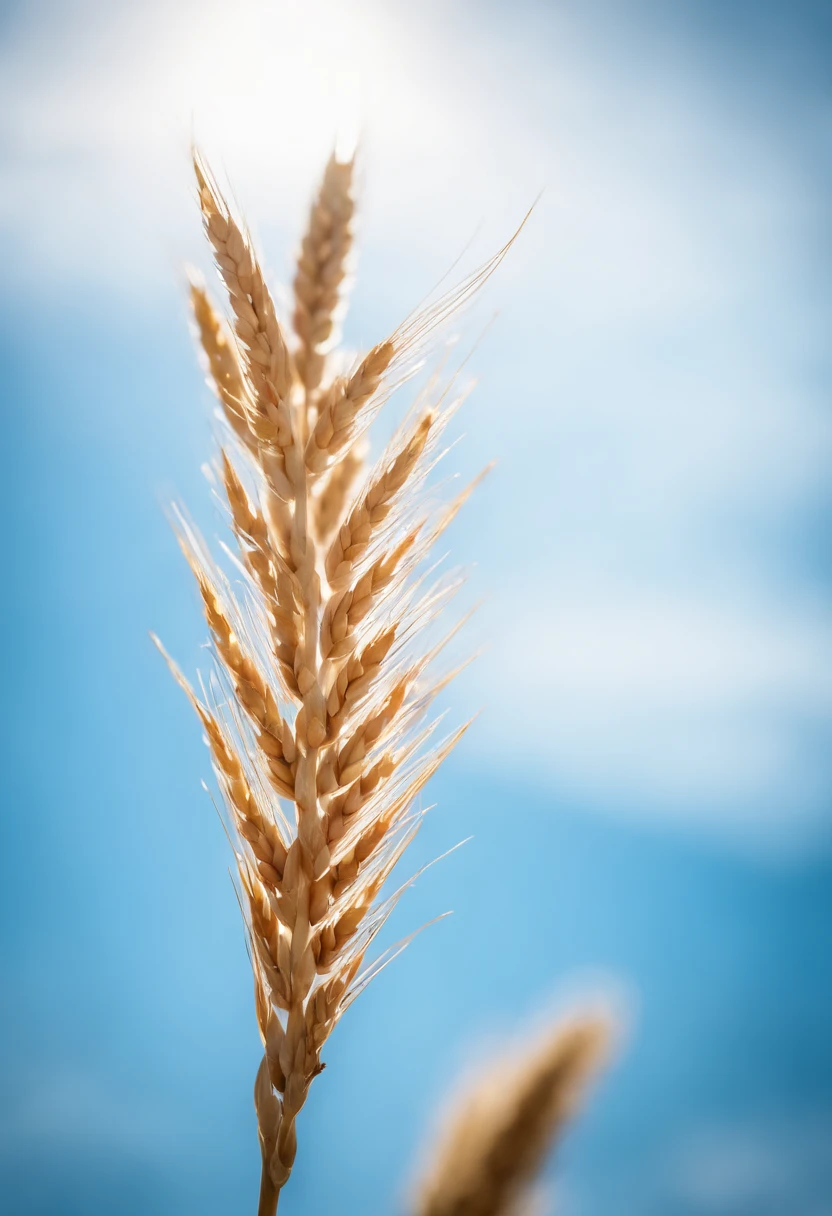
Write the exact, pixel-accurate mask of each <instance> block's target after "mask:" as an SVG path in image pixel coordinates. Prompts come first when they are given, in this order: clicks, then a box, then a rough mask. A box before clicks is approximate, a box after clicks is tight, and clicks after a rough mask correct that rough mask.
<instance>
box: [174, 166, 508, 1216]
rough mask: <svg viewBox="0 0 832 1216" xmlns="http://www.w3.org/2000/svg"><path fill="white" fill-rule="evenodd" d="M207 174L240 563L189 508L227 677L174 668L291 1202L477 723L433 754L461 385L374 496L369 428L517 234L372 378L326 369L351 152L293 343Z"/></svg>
mask: <svg viewBox="0 0 832 1216" xmlns="http://www.w3.org/2000/svg"><path fill="white" fill-rule="evenodd" d="M194 167H195V171H196V178H197V186H198V191H199V204H200V208H201V212H202V218H203V224H204V228H205V232H206V235H207V237H208V240H209V243H210V246H211V249H212V251H213V255H214V260H215V262H216V266H217V269H218V272H219V277H220V280H221V281H222V283H223V284H224V286H225V288H226V290H227V293H228V299H229V305H230V316H231V328H230V330H227V329H226V328H225V326H224V324H223V322H222V321H221V320H220V317H219V314H218V312H217V310H216V308H215V307H214V305H213V304H212V303H211V301H210V299H209V297H208V295H207V293H206V291H205V289H204V288H203V287H202V286H201V285H200V284H197V283H194V284H192V288H191V300H192V307H193V312H194V318H195V321H196V324H197V328H198V331H199V336H200V341H201V344H202V347H203V351H204V355H205V359H206V362H207V365H208V370H209V372H210V375H211V378H212V381H213V383H214V386H215V388H216V392H217V394H218V396H219V399H220V402H221V404H222V407H223V410H224V412H225V415H226V418H227V420H228V422H229V424H230V428H231V432H232V434H231V436H230V439H231V445H230V446H229V447H228V448H227V449H226V450H224V451H223V452H222V455H221V461H220V463H219V466H218V478H217V480H218V483H219V484H220V485H221V486H222V487H223V489H224V491H225V496H226V499H227V504H228V514H229V523H230V527H231V530H232V531H233V533H234V535H235V537H236V540H237V543H238V549H239V552H238V555H237V556H236V557H235V558H234V561H235V563H236V569H237V574H238V575H239V578H238V579H237V582H236V583H233V582H232V581H231V579H230V578H229V577H228V575H227V574H226V573H224V572H223V570H221V569H220V567H219V566H218V565H217V564H216V562H215V561H214V560H213V559H212V558H211V556H210V554H209V553H208V550H207V549H206V547H205V545H204V544H203V543H202V541H201V540H200V539H199V537H198V536H197V535H196V532H195V530H194V529H193V528H192V527H191V526H190V525H189V524H187V523H186V522H185V521H184V519H183V518H182V517H180V540H181V543H182V547H183V549H184V551H185V554H186V557H187V559H188V562H189V564H190V566H191V568H192V570H193V572H194V575H195V577H196V580H197V584H198V587H199V591H200V594H201V597H202V603H203V607H204V611H205V616H206V620H207V623H208V627H209V631H210V635H211V640H212V644H213V653H214V658H215V671H214V674H213V675H212V677H211V679H210V681H209V683H208V688H207V691H206V692H204V694H203V696H202V697H198V696H197V695H196V694H195V693H194V691H193V690H192V689H191V688H190V686H189V685H188V684H187V683H186V682H185V681H184V679H183V678H182V677H181V675H180V674H179V673H178V671H176V669H174V674H175V675H176V677H177V679H178V680H179V681H180V683H182V685H183V687H184V688H185V691H186V692H187V694H188V696H189V698H190V700H191V702H192V704H193V706H194V708H195V710H196V712H197V714H198V716H199V719H200V721H201V723H202V727H203V730H204V732H205V736H206V739H207V742H208V745H209V748H210V751H211V755H212V758H213V763H214V768H215V770H216V773H217V776H218V780H219V784H220V787H221V790H222V792H223V794H224V797H225V801H226V804H227V807H228V813H229V818H230V821H231V826H232V827H233V829H234V830H235V832H234V839H235V853H236V862H237V871H238V877H239V892H240V900H241V906H242V907H243V910H244V914H245V918H246V926H247V934H248V941H249V953H250V957H251V962H252V970H253V974H254V987H255V1010H256V1014H257V1025H258V1028H259V1031H260V1035H261V1039H262V1042H263V1052H264V1054H263V1061H262V1063H261V1066H260V1069H259V1071H258V1073H257V1078H256V1082H255V1109H256V1112H257V1121H258V1135H259V1140H260V1147H261V1154H262V1165H263V1170H262V1184H261V1195H260V1207H259V1212H260V1216H272V1214H273V1213H274V1211H275V1209H276V1206H277V1202H278V1196H279V1194H280V1191H281V1188H282V1187H283V1186H284V1184H285V1183H286V1181H287V1179H288V1177H289V1175H290V1172H291V1169H292V1164H293V1162H294V1159H295V1152H296V1147H297V1130H296V1120H297V1116H298V1113H299V1111H300V1109H301V1107H302V1106H303V1104H304V1102H305V1100H306V1096H307V1094H308V1091H309V1086H310V1085H311V1083H312V1081H313V1079H314V1078H315V1077H316V1076H317V1075H318V1073H319V1072H320V1071H321V1069H322V1067H323V1065H322V1063H321V1050H322V1048H323V1045H324V1043H325V1042H326V1040H327V1038H328V1036H329V1034H330V1033H331V1031H332V1030H333V1028H334V1026H335V1025H336V1023H337V1022H338V1020H339V1018H340V1017H341V1016H342V1014H343V1012H344V1010H345V1009H346V1008H347V1006H348V1005H349V1004H350V1003H351V1002H352V1000H353V999H354V998H355V996H356V995H357V994H358V993H359V992H360V991H362V990H363V988H364V987H365V986H366V984H367V983H368V982H369V981H370V979H371V978H372V977H373V976H374V975H375V974H377V972H378V970H379V968H380V965H381V964H380V963H379V962H376V963H369V965H368V964H366V963H365V956H366V953H367V951H368V949H369V946H370V943H371V942H372V940H373V938H374V936H375V934H376V933H377V932H378V930H379V928H380V927H381V925H382V924H383V923H384V921H385V920H386V918H387V916H389V914H390V912H391V910H392V908H393V906H394V905H395V902H396V900H397V898H398V895H399V894H400V892H397V893H396V894H394V895H393V896H391V897H389V898H387V899H384V900H381V901H380V893H381V891H382V888H383V887H384V884H385V882H386V880H387V878H388V876H389V875H390V872H391V871H392V869H393V867H394V866H395V864H396V862H397V861H398V859H399V858H400V856H401V854H402V853H403V851H404V849H405V848H406V847H407V844H408V843H409V841H410V840H411V839H412V837H413V835H414V833H415V831H417V830H418V827H419V824H420V821H421V815H422V811H421V810H420V809H419V807H418V798H419V795H420V793H421V791H422V789H423V787H424V785H425V783H426V781H427V780H428V779H429V778H430V776H431V775H432V774H433V772H435V770H436V768H437V766H438V765H439V763H440V762H441V761H442V760H443V759H444V757H445V756H446V755H447V754H448V753H449V751H450V750H451V749H452V748H453V746H454V745H455V744H456V742H457V740H458V739H459V737H460V735H461V734H462V730H464V729H465V728H464V727H463V728H461V729H460V730H458V731H456V732H455V733H453V734H452V735H450V737H449V738H446V739H444V740H441V741H440V742H439V743H438V744H434V745H433V746H432V748H431V746H430V744H431V740H432V738H433V726H432V725H427V726H426V725H425V724H424V718H425V715H426V713H427V712H428V710H429V707H430V705H431V703H432V701H433V698H434V697H435V696H436V695H437V693H438V692H439V690H440V689H441V688H442V687H444V685H445V683H447V680H448V679H450V678H451V677H452V675H453V674H454V673H453V672H451V673H450V674H448V675H446V676H444V677H439V678H435V677H430V676H429V674H428V668H429V666H430V664H431V663H432V661H433V660H434V659H435V658H436V656H437V654H438V653H439V650H440V648H441V643H440V646H434V647H433V648H432V649H428V648H426V647H425V646H424V645H423V643H422V641H421V638H422V634H423V631H424V630H425V629H426V627H427V626H428V625H429V624H430V622H431V621H432V620H433V619H434V618H435V616H436V615H437V613H438V612H439V611H441V610H442V609H443V608H444V607H445V605H446V604H447V603H448V602H449V600H450V598H451V597H452V596H453V594H454V592H455V590H456V587H457V586H458V581H456V580H454V579H445V580H443V579H441V578H440V579H439V580H438V581H437V582H436V583H434V584H429V583H428V582H427V581H426V575H425V574H424V573H422V574H420V573H419V571H420V569H421V568H422V563H423V562H424V559H425V558H426V556H427V554H428V551H429V549H430V547H431V545H432V544H433V542H434V541H435V540H436V538H437V537H438V536H439V535H440V534H441V532H442V531H443V529H444V528H445V527H447V525H448V523H449V522H450V521H451V519H452V518H453V516H454V515H455V513H456V511H457V510H458V508H459V506H460V505H461V503H462V502H463V501H464V499H465V497H466V496H467V493H468V492H469V491H470V487H469V491H464V492H463V494H461V495H458V496H457V498H456V499H455V500H454V501H453V502H452V503H451V504H450V506H447V507H444V508H441V509H436V508H434V507H431V506H430V504H429V503H428V501H427V497H426V478H427V475H428V474H429V472H430V470H431V468H432V467H433V464H434V463H435V462H436V460H437V459H438V455H439V453H438V449H437V444H438V441H439V438H440V436H441V434H442V431H443V427H444V426H445V424H446V422H447V419H448V418H449V417H450V416H451V413H452V411H453V409H454V408H455V405H456V404H457V401H458V400H459V399H458V398H457V400H456V401H452V400H450V399H449V395H448V392H447V390H445V391H442V392H440V391H439V389H438V388H437V386H436V383H435V381H431V383H430V385H429V386H428V389H427V390H426V393H425V395H423V399H420V400H419V401H418V402H417V405H416V406H414V409H413V411H412V413H411V415H410V417H409V420H407V421H406V423H404V424H402V426H401V427H400V428H399V430H398V431H397V432H396V434H395V435H394V436H393V438H392V440H391V441H390V444H389V445H388V448H387V450H386V451H385V452H384V453H382V455H381V457H380V459H379V460H378V462H377V464H376V466H375V468H374V469H373V471H372V472H371V473H370V474H369V476H368V477H367V478H366V480H365V481H364V484H363V488H360V487H361V480H362V472H363V461H364V445H365V440H364V433H365V431H366V428H367V426H368V424H369V422H370V421H371V419H372V417H373V416H374V414H375V412H376V411H377V410H378V409H379V408H380V406H381V405H382V404H383V403H384V401H385V400H386V399H387V397H388V396H389V395H390V393H391V392H392V391H393V390H394V389H396V388H397V387H398V386H399V385H400V384H401V383H402V382H403V381H404V380H405V379H406V378H407V377H408V375H409V374H410V373H411V372H412V371H413V369H414V367H415V366H417V365H418V361H419V359H420V358H421V355H422V352H423V351H424V349H425V346H426V342H427V341H428V339H429V338H430V336H431V334H432V333H433V332H434V331H435V330H436V328H437V326H439V325H441V324H442V323H443V322H444V321H445V320H446V319H447V317H448V316H450V315H451V314H452V313H453V312H454V310H455V309H456V308H457V307H459V306H460V305H461V304H463V303H465V301H466V300H467V299H468V298H470V296H471V294H472V292H473V291H475V290H476V289H477V288H478V287H479V286H480V285H481V284H482V283H483V282H484V281H485V279H486V278H487V277H488V275H489V274H490V273H491V271H492V270H493V269H494V267H495V266H496V265H497V263H498V262H499V260H500V258H501V257H502V256H503V254H504V253H505V249H503V250H501V251H500V252H499V253H498V254H497V255H496V257H495V258H492V259H491V261H490V262H489V263H487V264H486V266H485V267H484V268H483V270H482V271H480V272H477V274H475V275H473V276H472V277H471V278H470V279H468V280H466V281H465V282H464V283H462V284H461V285H460V286H459V287H458V288H456V289H455V290H454V291H452V292H450V293H449V294H448V295H446V296H443V297H442V298H440V299H439V300H438V301H436V302H434V303H433V304H431V305H429V306H428V307H426V308H423V309H422V310H420V311H417V312H416V313H414V314H413V315H412V316H411V317H409V318H407V320H406V321H405V322H404V323H403V324H402V325H400V326H399V328H398V329H397V330H395V331H394V332H393V334H392V335H390V336H389V337H388V338H386V339H384V340H383V341H380V342H379V343H377V344H376V345H375V346H374V347H373V348H372V349H371V350H370V351H369V352H368V353H367V354H366V355H365V356H364V358H363V359H359V360H358V361H357V363H356V364H355V366H354V368H353V370H352V371H351V372H349V373H348V374H346V375H338V376H335V377H334V378H332V379H330V380H327V379H326V363H325V359H324V355H325V354H326V353H327V351H328V348H329V346H330V345H331V343H332V342H333V340H334V338H335V334H336V331H335V323H336V319H337V310H338V306H339V299H340V296H341V293H342V289H343V282H344V277H345V273H346V265H347V257H348V253H349V250H350V244H351V240H352V236H351V231H352V229H351V225H352V217H353V200H352V185H351V183H352V164H351V163H349V164H340V163H339V162H337V161H336V160H334V159H333V160H331V161H330V163H329V165H328V166H327V169H326V172H325V174H324V179H323V183H322V186H321V189H320V192H319V195H318V197H317V199H316V201H315V203H314V205H313V208H312V214H311V218H310V225H309V231H308V233H307V236H306V237H305V238H304V241H303V245H302V250H301V255H300V261H299V264H298V270H297V275H296V279H295V310H294V328H295V331H296V335H297V344H296V347H295V348H294V349H290V347H289V345H288V343H287V340H286V337H285V334H284V329H283V327H282V325H281V323H280V320H279V319H278V316H277V311H276V309H275V305H274V302H273V299H272V296H271V294H270V292H269V289H268V287H267V285H266V281H265V278H264V275H263V272H262V269H261V266H260V263H259V261H258V258H257V256H256V254H255V252H254V249H253V246H252V243H251V240H250V238H249V236H248V234H247V232H246V231H245V229H244V227H243V226H242V225H241V224H240V223H239V221H238V220H237V219H236V218H235V217H234V215H233V214H232V212H231V209H230V208H229V206H228V204H227V203H226V201H225V199H224V197H223V195H222V193H221V192H220V190H219V189H218V187H217V185H216V183H215V182H214V180H213V178H212V176H211V174H210V172H209V170H208V168H207V166H206V164H205V163H204V161H203V160H202V159H201V158H200V157H199V156H198V155H197V156H195V158H194ZM506 248H508V246H506ZM341 366H342V367H343V366H344V363H343V361H342V363H341ZM235 438H236V441H237V442H236V443H235ZM420 647H421V649H420Z"/></svg>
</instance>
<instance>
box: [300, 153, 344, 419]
mask: <svg viewBox="0 0 832 1216" xmlns="http://www.w3.org/2000/svg"><path fill="white" fill-rule="evenodd" d="M354 169H355V164H354V161H353V160H351V159H350V160H345V161H339V160H338V159H337V158H336V157H335V155H334V154H333V155H332V156H331V157H330V158H329V161H328V163H327V166H326V169H325V171H324V176H323V180H322V181H321V185H320V189H319V191H318V194H317V196H316V198H315V201H314V203H313V204H312V209H311V211H310V214H309V228H308V229H307V232H306V235H305V236H304V238H303V243H302V245H301V249H300V254H299V256H298V265H297V272H296V274H295V312H294V316H293V318H292V320H293V324H294V329H295V333H296V334H297V337H298V349H297V351H296V353H295V365H296V367H297V369H298V375H299V377H300V380H301V383H302V384H303V387H304V392H305V395H306V398H307V401H309V402H310V403H311V399H312V395H313V394H314V392H315V390H316V389H317V388H318V386H319V385H320V383H321V378H322V376H323V374H324V360H325V351H326V348H327V346H328V345H329V344H331V343H333V342H334V341H335V339H336V338H337V332H336V328H335V322H336V314H337V311H338V306H339V304H340V303H341V301H342V298H343V288H344V279H345V278H346V274H347V262H348V258H349V253H350V249H351V247H352V219H353V214H354V212H355V199H354V196H353V172H354Z"/></svg>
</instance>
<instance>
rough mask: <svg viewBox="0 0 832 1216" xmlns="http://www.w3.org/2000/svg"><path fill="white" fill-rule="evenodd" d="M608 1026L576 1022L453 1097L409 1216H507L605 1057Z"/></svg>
mask: <svg viewBox="0 0 832 1216" xmlns="http://www.w3.org/2000/svg"><path fill="white" fill-rule="evenodd" d="M609 1042H610V1024H609V1022H608V1021H607V1020H606V1019H603V1018H600V1017H598V1016H584V1017H575V1018H573V1019H572V1020H570V1021H566V1022H563V1023H561V1024H559V1025H556V1026H554V1027H553V1028H551V1029H550V1030H549V1031H548V1032H547V1033H546V1034H544V1035H542V1036H541V1037H540V1038H538V1039H537V1040H535V1041H534V1042H533V1043H532V1044H530V1045H528V1044H527V1045H526V1046H525V1047H523V1048H521V1049H520V1050H518V1051H517V1052H515V1053H513V1054H512V1055H509V1056H506V1057H505V1058H503V1059H500V1060H497V1061H496V1062H495V1063H492V1064H491V1065H490V1066H489V1067H488V1068H487V1069H486V1071H485V1072H484V1073H483V1074H482V1075H479V1076H477V1077H475V1078H474V1080H473V1081H472V1082H471V1083H469V1085H468V1086H467V1087H466V1088H464V1089H463V1091H462V1092H461V1093H460V1094H459V1096H458V1098H457V1100H456V1102H455V1104H454V1105H453V1107H452V1110H451V1112H450V1114H449V1116H448V1118H447V1121H446V1126H445V1128H444V1131H443V1134H442V1137H441V1139H440V1141H439V1144H438V1147H437V1150H436V1153H435V1156H434V1159H433V1162H432V1164H431V1165H430V1167H429V1168H428V1170H427V1171H426V1173H425V1175H424V1177H423V1179H422V1181H421V1183H420V1185H419V1187H418V1190H417V1192H416V1196H415V1199H414V1202H413V1205H412V1211H413V1214H414V1216H511V1214H513V1213H515V1212H517V1211H519V1210H520V1209H521V1208H522V1207H523V1205H524V1204H525V1203H526V1201H527V1198H529V1192H530V1188H531V1184H532V1183H533V1182H534V1179H535V1177H536V1175H537V1173H538V1171H539V1170H540V1168H541V1166H542V1164H543V1161H544V1159H545V1157H546V1154H547V1152H548V1150H549V1149H550V1147H551V1145H552V1144H553V1142H554V1141H555V1140H556V1139H557V1137H558V1136H559V1135H560V1134H561V1132H562V1130H563V1127H564V1125H565V1123H566V1122H567V1120H568V1119H569V1118H570V1117H571V1116H572V1114H573V1112H574V1110H575V1107H576V1104H577V1103H578V1101H579V1099H580V1098H581V1096H582V1093H583V1091H584V1089H585V1088H586V1086H587V1084H588V1082H589V1081H590V1079H591V1077H592V1076H593V1074H594V1073H595V1072H596V1070H597V1069H598V1068H599V1066H600V1064H601V1062H602V1061H603V1059H604V1057H605V1056H606V1054H607V1050H608V1047H609Z"/></svg>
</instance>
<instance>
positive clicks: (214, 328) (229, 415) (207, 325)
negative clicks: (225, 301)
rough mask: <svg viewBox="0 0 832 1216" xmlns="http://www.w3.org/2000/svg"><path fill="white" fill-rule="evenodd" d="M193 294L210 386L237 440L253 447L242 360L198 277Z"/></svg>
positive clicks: (193, 309)
mask: <svg viewBox="0 0 832 1216" xmlns="http://www.w3.org/2000/svg"><path fill="white" fill-rule="evenodd" d="M190 292H191V310H192V312H193V317H194V323H195V325H196V330H197V334H198V335H199V341H200V345H201V347H202V351H203V354H204V356H205V363H206V367H207V370H208V374H209V375H210V377H211V385H212V387H213V389H214V392H215V393H216V394H217V398H218V399H219V402H220V405H221V406H222V409H223V413H224V415H225V417H226V420H227V421H228V423H229V424H230V426H231V427H232V429H233V431H234V433H235V434H236V436H237V438H238V439H240V440H242V442H243V443H244V444H245V445H246V446H247V447H250V448H254V446H255V444H254V437H253V435H252V433H251V431H250V430H249V425H248V422H247V421H246V408H245V405H244V403H243V395H244V391H245V390H244V384H243V376H242V373H241V371H240V361H239V359H238V357H237V351H236V348H235V347H234V346H233V344H232V339H231V335H230V334H229V333H228V331H227V329H226V326H225V324H224V322H223V320H222V318H221V317H220V315H219V313H218V312H217V310H216V308H215V307H214V305H213V303H212V302H211V297H210V296H209V295H208V292H207V291H206V290H205V288H204V286H203V285H202V284H201V283H200V282H199V280H198V279H196V278H195V277H192V278H191V283H190Z"/></svg>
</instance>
